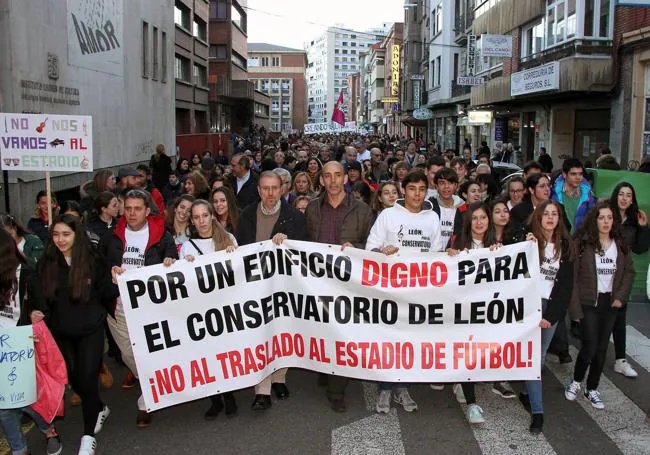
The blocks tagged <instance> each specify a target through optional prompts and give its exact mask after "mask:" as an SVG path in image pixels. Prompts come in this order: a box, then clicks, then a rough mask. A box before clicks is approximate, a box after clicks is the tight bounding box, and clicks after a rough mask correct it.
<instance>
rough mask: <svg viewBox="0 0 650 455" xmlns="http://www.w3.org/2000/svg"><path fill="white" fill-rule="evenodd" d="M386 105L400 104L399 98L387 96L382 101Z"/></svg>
mask: <svg viewBox="0 0 650 455" xmlns="http://www.w3.org/2000/svg"><path fill="white" fill-rule="evenodd" d="M381 102H382V103H384V104H391V103H399V98H397V97H394V96H385V97H383V98H382V99H381Z"/></svg>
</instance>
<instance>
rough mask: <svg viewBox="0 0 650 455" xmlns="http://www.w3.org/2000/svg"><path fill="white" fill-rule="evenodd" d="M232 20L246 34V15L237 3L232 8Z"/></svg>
mask: <svg viewBox="0 0 650 455" xmlns="http://www.w3.org/2000/svg"><path fill="white" fill-rule="evenodd" d="M230 19H231V20H232V23H233V24H235V25H236V26H237V27H238V28H239V29H240V30H241V31H242V32H244V33H246V13H245V12H244V10H243V9H242V7H241V6H239V5H238V4H237V3H236V2H233V3H232V8H230Z"/></svg>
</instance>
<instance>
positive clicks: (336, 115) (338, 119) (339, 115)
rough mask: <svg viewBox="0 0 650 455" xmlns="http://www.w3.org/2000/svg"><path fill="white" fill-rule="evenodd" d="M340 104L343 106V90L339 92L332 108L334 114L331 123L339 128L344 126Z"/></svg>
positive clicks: (343, 114) (343, 113)
mask: <svg viewBox="0 0 650 455" xmlns="http://www.w3.org/2000/svg"><path fill="white" fill-rule="evenodd" d="M341 104H343V90H341V91H340V92H339V99H338V101H337V102H336V105H335V106H334V112H332V121H333V122H336V123H338V124H339V125H341V126H345V112H343V111H342V110H341Z"/></svg>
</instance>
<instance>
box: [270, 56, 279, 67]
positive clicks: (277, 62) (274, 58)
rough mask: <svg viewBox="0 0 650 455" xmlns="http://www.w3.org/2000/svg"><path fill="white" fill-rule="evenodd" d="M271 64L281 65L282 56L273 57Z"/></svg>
mask: <svg viewBox="0 0 650 455" xmlns="http://www.w3.org/2000/svg"><path fill="white" fill-rule="evenodd" d="M271 66H280V57H271Z"/></svg>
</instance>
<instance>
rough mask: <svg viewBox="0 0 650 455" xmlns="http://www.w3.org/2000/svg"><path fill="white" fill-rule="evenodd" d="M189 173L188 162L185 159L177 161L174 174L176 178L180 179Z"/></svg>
mask: <svg viewBox="0 0 650 455" xmlns="http://www.w3.org/2000/svg"><path fill="white" fill-rule="evenodd" d="M190 172H191V171H190V160H188V159H187V158H181V159H180V160H178V164H177V165H176V174H177V175H178V178H179V179H182V178H183V176H184V175H187V174H189V173H190Z"/></svg>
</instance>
